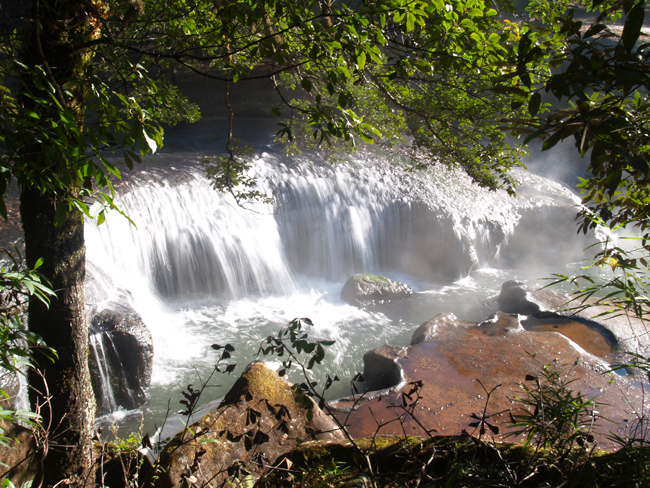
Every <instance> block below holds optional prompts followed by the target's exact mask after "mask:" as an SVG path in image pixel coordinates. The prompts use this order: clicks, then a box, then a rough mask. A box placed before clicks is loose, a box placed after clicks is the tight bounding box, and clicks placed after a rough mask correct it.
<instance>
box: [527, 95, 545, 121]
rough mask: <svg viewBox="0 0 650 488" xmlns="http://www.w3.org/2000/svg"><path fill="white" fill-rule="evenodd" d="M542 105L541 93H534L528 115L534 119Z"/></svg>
mask: <svg viewBox="0 0 650 488" xmlns="http://www.w3.org/2000/svg"><path fill="white" fill-rule="evenodd" d="M541 103H542V95H541V94H540V93H539V92H535V93H533V95H532V96H531V97H530V100H529V101H528V113H529V114H530V115H532V116H533V117H534V116H535V115H537V112H539V107H540V105H541Z"/></svg>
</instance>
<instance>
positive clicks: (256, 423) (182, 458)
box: [154, 362, 343, 488]
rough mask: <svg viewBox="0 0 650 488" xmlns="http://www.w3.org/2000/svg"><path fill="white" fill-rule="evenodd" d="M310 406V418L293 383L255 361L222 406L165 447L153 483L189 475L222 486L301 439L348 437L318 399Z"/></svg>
mask: <svg viewBox="0 0 650 488" xmlns="http://www.w3.org/2000/svg"><path fill="white" fill-rule="evenodd" d="M304 398H306V400H305V401H310V402H311V399H309V398H308V397H304ZM311 411H312V414H313V418H311V419H309V417H308V413H307V412H308V409H307V408H305V406H304V404H303V403H301V401H300V399H299V398H298V397H297V395H296V393H295V392H294V391H293V390H292V389H291V385H290V384H289V383H288V382H286V381H285V380H283V379H282V378H280V377H279V376H278V374H277V373H276V372H275V371H272V370H270V369H269V368H267V367H266V366H265V365H264V363H259V362H257V363H253V364H251V365H250V366H249V367H248V369H247V370H246V371H245V372H244V374H243V375H242V376H241V377H240V378H239V379H238V380H237V381H236V382H235V384H234V385H233V387H232V389H231V390H230V391H229V392H228V394H227V395H226V397H225V398H224V400H223V402H221V404H220V405H219V407H218V408H216V409H215V410H213V411H212V412H210V413H209V414H207V415H206V416H204V417H203V418H202V419H201V420H199V421H198V422H196V423H194V424H192V425H191V426H190V427H189V428H188V429H185V430H184V431H182V432H180V433H178V434H177V435H176V437H174V439H173V440H172V441H171V442H170V443H169V444H168V445H167V446H166V447H165V449H164V451H163V452H162V454H161V455H160V468H161V470H160V474H159V478H158V479H157V481H156V482H155V484H154V486H156V487H157V488H163V487H170V488H171V487H181V486H187V483H188V480H192V481H191V483H194V484H196V485H197V486H203V485H206V484H210V485H211V486H221V484H222V483H224V482H226V480H232V479H233V478H240V479H242V478H246V477H247V476H252V477H253V478H255V477H256V476H257V475H258V474H259V473H260V472H262V471H263V469H264V466H268V465H269V464H270V463H272V462H273V461H275V459H276V458H278V457H279V456H280V455H282V454H285V453H287V452H289V451H290V450H291V449H293V448H294V447H295V446H296V445H298V444H300V443H301V442H302V441H305V440H310V439H313V438H315V439H324V440H328V439H343V434H342V432H341V431H340V430H339V429H338V426H337V425H336V423H335V422H334V421H333V420H332V419H331V418H330V417H328V416H327V415H325V414H324V413H323V412H322V411H321V410H320V409H319V408H318V406H317V405H316V404H313V403H312V410H311ZM246 473H250V475H247V474H246ZM249 479H250V478H249Z"/></svg>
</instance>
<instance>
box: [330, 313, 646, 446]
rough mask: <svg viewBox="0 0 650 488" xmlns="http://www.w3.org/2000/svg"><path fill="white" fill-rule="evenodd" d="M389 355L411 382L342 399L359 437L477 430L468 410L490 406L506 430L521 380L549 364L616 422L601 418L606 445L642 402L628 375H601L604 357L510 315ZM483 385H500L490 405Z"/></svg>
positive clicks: (344, 414)
mask: <svg viewBox="0 0 650 488" xmlns="http://www.w3.org/2000/svg"><path fill="white" fill-rule="evenodd" d="M513 320H514V322H513ZM551 328H552V326H551ZM393 352H394V351H393ZM378 353H381V350H380V351H378ZM389 359H391V360H392V361H394V362H395V363H396V364H397V365H399V366H400V367H401V368H402V374H403V376H404V378H405V381H406V385H405V386H403V387H402V388H400V389H399V390H398V391H391V390H385V391H383V392H374V393H373V394H372V395H368V397H369V398H370V397H372V400H367V401H361V402H359V403H357V404H356V405H354V402H352V401H351V400H342V401H339V402H337V404H336V408H337V412H338V416H339V418H340V419H341V420H344V421H345V422H346V423H347V425H348V429H349V431H350V433H351V434H352V435H353V436H355V437H362V436H368V435H373V434H375V433H376V432H378V433H379V434H380V435H382V434H387V435H403V434H404V433H406V434H408V435H426V431H431V432H433V431H432V429H435V431H436V433H437V434H438V435H459V434H461V433H462V432H463V430H467V431H468V432H470V433H471V432H472V430H473V429H472V428H470V427H469V424H470V423H471V422H472V421H473V419H472V418H471V417H470V415H472V414H477V415H481V414H482V412H483V411H484V409H486V411H487V413H488V414H489V415H493V417H490V422H492V423H493V424H494V425H496V426H497V427H499V435H502V434H503V433H504V432H507V420H508V419H509V415H508V414H507V412H508V411H509V410H510V409H513V408H518V404H517V402H516V400H515V399H516V398H517V397H521V396H523V395H524V393H525V392H524V390H523V389H522V387H521V384H522V383H523V382H524V381H525V377H526V375H528V374H538V373H539V372H540V371H541V369H542V368H543V367H544V366H545V365H550V366H549V367H553V368H555V367H558V368H562V371H563V372H565V373H563V374H564V375H565V377H566V378H567V379H571V380H575V381H574V383H572V384H571V388H572V389H574V390H579V391H581V392H582V393H583V394H585V395H587V396H588V397H590V398H591V397H597V398H598V401H600V402H602V403H603V404H604V405H602V406H600V407H599V408H598V410H599V412H600V415H601V416H602V417H605V418H607V419H609V420H611V422H610V421H605V420H600V422H599V426H598V428H597V429H599V432H600V433H601V435H600V436H599V437H598V439H599V442H600V443H601V445H607V442H608V441H607V439H606V434H607V433H608V432H609V431H615V432H616V433H618V434H619V435H621V434H623V435H624V433H625V429H626V426H627V423H629V421H631V420H633V418H634V415H631V414H628V413H626V412H631V411H633V410H634V409H635V408H636V407H639V406H640V402H641V401H642V391H641V389H640V388H638V387H637V386H636V385H634V384H633V383H632V382H631V381H629V380H628V379H627V378H624V377H620V376H618V375H613V376H606V375H604V374H603V372H604V371H606V370H607V368H608V366H607V364H606V363H605V362H604V361H602V360H601V359H599V358H597V357H595V356H592V355H590V354H585V353H584V351H583V350H581V349H580V348H576V347H575V344H574V343H573V342H572V341H570V340H568V339H567V338H566V337H564V336H563V335H561V334H559V333H557V332H555V331H544V330H542V331H539V332H532V331H527V330H524V329H523V328H522V327H521V326H517V325H516V319H512V318H508V316H507V315H505V314H503V315H501V316H497V317H496V320H493V321H492V322H490V323H483V324H481V325H480V326H475V327H453V326H451V327H439V328H438V330H437V334H436V340H435V341H427V342H422V343H419V344H416V345H413V346H410V347H408V348H403V349H402V350H401V351H400V354H399V357H397V358H392V357H389ZM576 361H577V362H576ZM574 362H576V364H575V365H574ZM417 381H419V382H421V388H420V389H419V392H417V393H416V392H413V391H412V390H413V386H414V385H413V384H411V383H412V382H417ZM482 385H483V386H484V387H485V389H487V390H488V391H489V390H491V389H492V388H494V387H497V386H498V385H500V386H498V388H497V389H496V390H495V391H494V392H493V393H492V395H491V396H490V400H489V402H488V403H487V405H486V399H487V395H486V393H487V392H486V390H485V389H484V388H483V386H482ZM405 393H406V394H409V395H410V397H409V396H406V397H405V396H404V394H405ZM418 394H419V395H420V398H419V400H418V402H417V405H416V407H415V410H414V415H415V419H414V418H413V417H411V416H410V415H406V416H404V413H405V410H404V408H403V405H404V402H405V401H406V403H411V402H412V401H414V400H415V399H416V395H418ZM400 416H402V418H403V420H401V421H400V420H399V418H400ZM630 417H632V418H630ZM497 437H498V436H497Z"/></svg>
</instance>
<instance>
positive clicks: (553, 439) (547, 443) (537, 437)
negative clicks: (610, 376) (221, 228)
mask: <svg viewBox="0 0 650 488" xmlns="http://www.w3.org/2000/svg"><path fill="white" fill-rule="evenodd" d="M575 364H577V361H576V363H574V366H575ZM570 374H571V370H570V369H569V370H567V369H566V368H564V367H561V366H558V365H551V364H547V365H544V366H543V368H542V370H541V373H540V375H539V376H537V375H527V376H526V382H532V384H533V386H528V384H527V383H522V384H521V387H522V389H523V390H524V392H525V396H522V397H518V398H516V400H517V401H518V402H519V403H520V404H521V405H522V406H523V408H522V409H521V410H519V411H518V412H517V411H515V412H514V413H511V421H512V425H513V427H515V428H516V430H515V431H513V432H512V433H511V435H514V436H519V435H523V436H525V438H526V442H525V444H524V445H525V446H528V445H529V444H530V443H531V442H533V441H534V444H535V445H536V446H537V448H546V449H553V450H555V451H556V452H557V453H558V455H559V456H560V459H562V458H564V457H565V456H567V455H568V454H569V453H570V452H571V451H572V450H573V449H574V448H575V447H580V448H584V447H585V445H587V443H592V442H593V440H594V438H593V435H592V434H591V432H592V430H593V427H594V425H595V424H596V422H597V420H598V412H597V411H596V410H595V409H596V407H597V403H596V401H595V400H594V399H591V398H588V397H586V396H585V395H584V394H583V393H581V392H580V391H574V390H572V389H571V383H573V382H574V381H575V379H568V378H569V377H570Z"/></svg>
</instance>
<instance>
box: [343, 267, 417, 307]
mask: <svg viewBox="0 0 650 488" xmlns="http://www.w3.org/2000/svg"><path fill="white" fill-rule="evenodd" d="M411 295H413V289H412V288H411V287H410V286H409V285H407V284H405V283H400V282H399V281H393V280H390V279H388V278H384V277H383V276H377V275H371V274H355V275H353V276H351V277H350V279H349V280H348V281H347V282H346V283H345V285H343V290H341V298H342V299H343V300H345V301H346V302H348V303H349V304H351V305H356V306H358V307H360V306H361V307H362V306H364V305H367V304H370V303H372V302H375V301H382V300H399V299H402V298H409V297H410V296H411Z"/></svg>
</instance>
